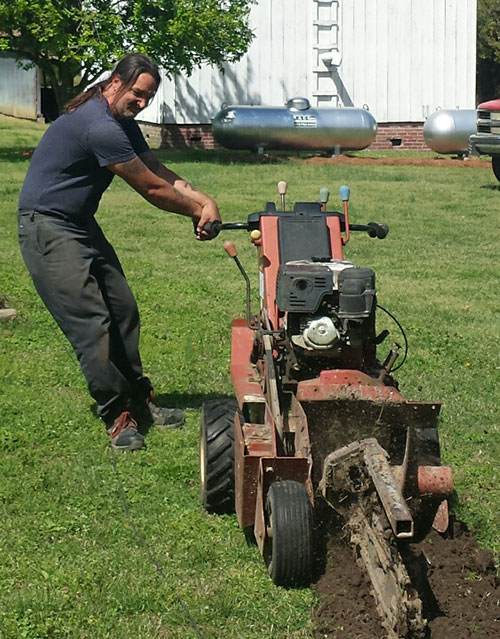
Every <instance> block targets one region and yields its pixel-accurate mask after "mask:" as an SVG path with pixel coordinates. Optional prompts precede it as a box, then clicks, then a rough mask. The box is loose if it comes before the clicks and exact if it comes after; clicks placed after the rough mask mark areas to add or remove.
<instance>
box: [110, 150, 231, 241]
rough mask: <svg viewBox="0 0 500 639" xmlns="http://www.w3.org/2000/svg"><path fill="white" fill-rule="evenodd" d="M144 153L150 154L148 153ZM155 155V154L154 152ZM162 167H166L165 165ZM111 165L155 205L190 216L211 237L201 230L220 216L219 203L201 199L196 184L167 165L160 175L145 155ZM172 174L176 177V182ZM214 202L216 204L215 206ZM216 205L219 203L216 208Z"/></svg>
mask: <svg viewBox="0 0 500 639" xmlns="http://www.w3.org/2000/svg"><path fill="white" fill-rule="evenodd" d="M144 155H148V153H146V154H144ZM152 155H153V157H154V154H152ZM158 163H159V162H158ZM159 164H160V163H159ZM160 166H162V167H163V165H161V164H160ZM107 168H108V169H109V170H110V171H111V172H112V173H115V174H116V175H118V176H120V177H121V178H123V179H124V180H125V181H126V182H127V183H128V184H130V186H131V187H132V188H133V189H134V190H136V191H137V192H138V193H139V194H140V195H142V197H144V198H145V199H146V200H147V201H148V202H150V203H151V204H153V205H154V206H156V207H158V208H160V209H163V210H164V211H171V212H173V213H179V214H180V215H186V216H188V217H191V218H192V219H193V220H195V221H196V222H197V225H198V229H199V232H200V235H199V237H200V239H208V236H207V235H206V233H201V230H202V228H203V225H204V224H206V223H207V222H211V221H214V220H219V219H220V216H219V211H218V209H217V205H216V204H215V202H213V200H211V198H208V196H205V198H204V199H203V200H202V201H200V198H199V195H198V194H199V193H201V191H196V190H195V189H193V187H191V188H187V187H186V186H184V184H187V182H185V183H184V184H183V182H184V181H183V180H181V178H179V176H177V175H176V174H175V173H173V172H172V171H169V170H168V169H166V168H165V167H163V169H164V171H161V172H160V174H158V173H156V172H153V171H152V170H151V169H150V168H148V166H146V164H145V163H144V162H143V161H142V159H141V158H139V157H136V158H133V159H132V160H128V161H127V162H119V163H117V164H110V165H108V167H107ZM172 176H175V179H173V181H172ZM179 187H180V188H179ZM203 195H204V194H203ZM193 196H194V197H193ZM211 203H213V205H212V206H211ZM213 206H215V210H214V208H213Z"/></svg>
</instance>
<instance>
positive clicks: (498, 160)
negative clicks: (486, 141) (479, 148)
mask: <svg viewBox="0 0 500 639" xmlns="http://www.w3.org/2000/svg"><path fill="white" fill-rule="evenodd" d="M491 168H492V169H493V173H494V174H495V177H496V179H497V180H498V181H499V182H500V155H492V156H491Z"/></svg>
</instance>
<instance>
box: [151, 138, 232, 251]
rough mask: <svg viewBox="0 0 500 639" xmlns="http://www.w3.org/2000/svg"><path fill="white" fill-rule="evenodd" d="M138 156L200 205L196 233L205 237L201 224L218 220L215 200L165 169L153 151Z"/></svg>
mask: <svg viewBox="0 0 500 639" xmlns="http://www.w3.org/2000/svg"><path fill="white" fill-rule="evenodd" d="M140 158H141V160H142V161H143V162H144V164H145V165H146V166H147V167H148V168H149V169H150V170H151V171H152V172H153V173H154V174H155V175H157V176H158V177H160V178H162V179H164V180H166V181H167V182H168V183H169V184H171V185H172V186H173V187H174V188H175V189H177V190H178V191H179V192H180V193H182V194H183V195H186V196H187V197H189V198H191V199H193V200H194V201H195V202H197V203H198V204H199V205H200V206H201V207H202V215H201V216H200V218H199V219H198V225H197V231H198V233H201V236H202V238H203V239H206V238H204V233H203V232H202V231H203V226H204V225H205V224H206V223H207V222H213V221H214V220H219V221H220V213H219V209H218V207H217V204H216V202H215V200H213V199H212V198H211V197H210V196H209V195H207V194H206V193H204V192H203V191H201V190H200V189H197V188H196V187H194V186H193V185H192V184H190V183H189V182H188V181H187V180H184V179H183V178H181V177H180V176H179V175H177V173H174V171H171V170H170V169H167V167H166V166H165V165H164V164H162V163H161V162H160V160H159V159H158V158H157V157H156V155H155V154H154V153H153V151H151V150H149V151H146V152H145V153H141V155H140Z"/></svg>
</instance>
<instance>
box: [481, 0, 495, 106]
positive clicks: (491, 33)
mask: <svg viewBox="0 0 500 639" xmlns="http://www.w3.org/2000/svg"><path fill="white" fill-rule="evenodd" d="M477 57H478V65H477V67H478V74H477V79H478V90H477V93H478V102H482V101H484V100H487V99H491V98H497V97H500V0H478V2H477Z"/></svg>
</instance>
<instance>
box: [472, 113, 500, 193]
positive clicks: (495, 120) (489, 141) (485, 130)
mask: <svg viewBox="0 0 500 639" xmlns="http://www.w3.org/2000/svg"><path fill="white" fill-rule="evenodd" d="M469 153H470V154H471V155H491V168H492V169H493V173H494V174H495V177H496V179H497V180H498V181H499V182H500V100H490V101H489V102H482V103H481V104H480V105H479V106H478V107H477V133H475V134H474V135H471V136H470V137H469Z"/></svg>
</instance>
